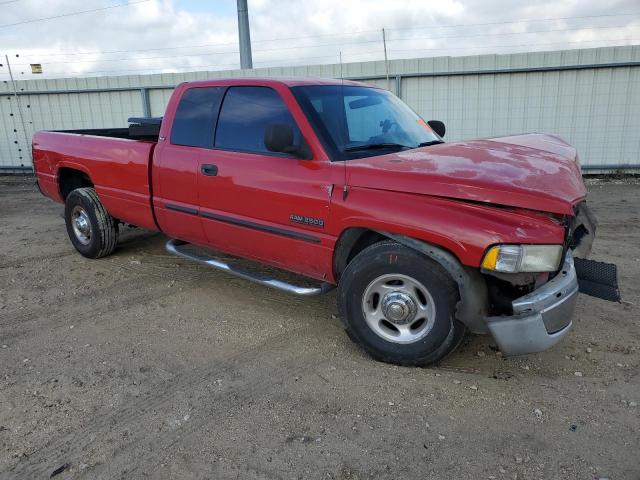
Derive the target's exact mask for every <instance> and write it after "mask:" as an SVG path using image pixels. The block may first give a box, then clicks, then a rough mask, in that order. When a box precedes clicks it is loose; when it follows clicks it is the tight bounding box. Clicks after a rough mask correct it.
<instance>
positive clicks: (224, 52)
mask: <svg viewBox="0 0 640 480" xmlns="http://www.w3.org/2000/svg"><path fill="white" fill-rule="evenodd" d="M620 27H621V26H620V25H614V26H608V27H604V26H603V27H576V28H561V29H553V30H532V31H528V32H498V33H479V34H469V35H444V36H429V37H402V38H390V39H387V42H399V41H415V40H441V39H451V38H475V37H492V36H514V35H532V34H537V33H553V32H567V31H590V30H609V29H613V28H620ZM379 41H380V40H379V39H377V40H367V41H357V42H350V43H349V44H348V45H362V44H369V43H379ZM343 45H344V43H329V44H327V43H325V44H320V45H297V46H291V47H280V48H267V49H257V50H256V49H254V52H271V51H281V50H293V49H300V48H308V49H310V48H321V47H328V46H343ZM237 53H239V52H238V50H228V51H223V52H199V53H186V54H177V55H162V56H153V57H127V58H106V59H102V58H95V59H86V60H69V61H61V62H43V63H44V64H46V65H61V64H76V63H81V62H98V63H106V62H120V61H123V62H133V61H140V60H160V59H167V58H183V57H203V56H210V55H232V54H237ZM27 58H36V57H35V56H33V55H28V56H27ZM307 58H309V57H307ZM14 65H22V66H28V65H29V64H28V63H17V64H14Z"/></svg>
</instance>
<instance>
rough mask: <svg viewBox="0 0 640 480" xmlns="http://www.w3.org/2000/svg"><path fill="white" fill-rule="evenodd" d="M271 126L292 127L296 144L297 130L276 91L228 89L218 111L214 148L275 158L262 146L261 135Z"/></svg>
mask: <svg viewBox="0 0 640 480" xmlns="http://www.w3.org/2000/svg"><path fill="white" fill-rule="evenodd" d="M271 123H288V124H289V125H291V128H292V129H293V141H294V143H295V144H299V142H300V137H301V135H300V131H299V130H298V126H297V125H296V123H295V121H294V120H293V117H292V116H291V113H289V109H288V108H287V106H286V105H285V104H284V101H283V100H282V98H280V95H278V93H277V92H276V91H275V90H273V89H271V88H268V87H231V88H229V91H228V92H227V95H226V96H225V97H224V103H223V104H222V110H220V120H219V121H218V129H217V131H216V141H215V146H216V148H221V149H225V150H237V151H244V152H255V153H268V154H270V155H274V153H273V152H270V151H269V150H267V147H265V145H264V132H265V129H266V127H267V125H269V124H271ZM275 155H278V154H275Z"/></svg>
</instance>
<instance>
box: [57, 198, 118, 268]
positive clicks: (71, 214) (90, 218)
mask: <svg viewBox="0 0 640 480" xmlns="http://www.w3.org/2000/svg"><path fill="white" fill-rule="evenodd" d="M64 219H65V222H66V224H67V233H68V234H69V238H70V239H71V243H72V244H73V246H74V247H76V250H78V252H80V253H81V254H82V255H84V256H85V257H87V258H100V257H105V256H107V255H110V254H111V253H112V252H113V251H114V250H115V248H116V244H117V243H118V224H117V222H116V221H115V220H114V218H113V217H112V216H111V215H109V214H108V213H107V211H106V210H105V208H104V207H103V206H102V203H100V200H99V199H98V195H97V194H96V191H95V190H94V189H93V188H87V187H83V188H77V189H75V190H73V191H72V192H71V193H70V194H69V195H68V196H67V200H66V202H65V206H64Z"/></svg>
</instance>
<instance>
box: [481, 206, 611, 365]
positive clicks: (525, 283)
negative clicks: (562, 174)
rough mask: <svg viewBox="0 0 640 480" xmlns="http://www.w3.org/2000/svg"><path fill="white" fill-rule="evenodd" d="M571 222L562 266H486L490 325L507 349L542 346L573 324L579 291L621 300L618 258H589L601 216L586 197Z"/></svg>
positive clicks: (511, 352) (508, 352)
mask: <svg viewBox="0 0 640 480" xmlns="http://www.w3.org/2000/svg"><path fill="white" fill-rule="evenodd" d="M575 212H576V214H575V215H574V216H572V217H571V218H570V219H568V221H567V222H566V225H565V228H566V235H565V243H564V248H563V257H564V258H563V260H562V262H561V267H560V269H558V270H557V271H556V272H553V273H551V274H548V273H547V274H535V273H518V274H499V273H495V272H483V273H484V274H485V278H486V281H487V287H488V293H489V303H490V311H491V315H489V316H487V317H485V321H486V323H487V326H488V328H489V330H490V332H491V334H492V335H493V337H494V339H495V340H496V343H497V344H498V346H499V347H500V350H501V351H502V352H503V353H504V354H505V355H523V354H528V353H535V352H541V351H543V350H546V349H548V348H550V347H551V346H552V345H554V344H555V343H557V342H558V341H560V339H562V338H563V337H564V336H565V335H566V334H567V333H568V331H569V330H570V328H571V325H572V321H571V317H572V314H573V311H574V308H575V303H576V300H577V297H578V292H581V293H585V294H587V295H591V296H595V297H597V298H601V299H604V300H609V301H614V302H616V301H620V292H619V289H618V283H617V269H616V266H615V265H613V264H608V263H604V262H596V261H593V260H587V259H586V257H587V256H588V255H589V253H590V252H591V247H592V245H593V240H594V238H595V231H596V228H597V222H596V219H595V217H594V216H593V214H592V213H591V211H590V210H589V208H588V207H587V205H586V203H585V202H582V203H581V204H579V205H578V206H577V207H576V210H575Z"/></svg>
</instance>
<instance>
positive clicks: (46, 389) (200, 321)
mask: <svg viewBox="0 0 640 480" xmlns="http://www.w3.org/2000/svg"><path fill="white" fill-rule="evenodd" d="M589 189H590V203H591V205H592V207H593V208H594V210H595V212H596V214H597V216H598V218H599V220H600V231H599V232H598V234H599V235H598V238H597V240H596V244H595V247H594V252H593V258H595V259H601V260H606V261H611V262H615V263H617V264H618V266H619V271H620V284H621V290H622V295H623V298H624V302H623V303H622V304H616V303H608V302H604V301H601V300H597V299H594V298H590V297H585V296H581V297H580V300H579V303H578V308H577V313H576V318H575V321H574V325H575V326H574V329H573V331H572V332H571V334H570V335H569V336H568V338H566V339H565V340H564V341H563V342H561V343H560V344H559V345H557V346H556V347H554V348H553V349H552V350H550V351H548V352H545V353H542V354H538V355H531V356H527V357H522V358H512V359H504V358H502V357H501V356H500V355H498V354H496V352H495V351H494V349H493V348H492V343H491V340H490V338H488V337H482V336H471V335H468V336H467V337H466V339H465V341H464V343H463V344H462V345H461V347H460V348H459V349H458V350H457V351H456V352H455V353H454V354H453V355H451V356H450V357H449V358H447V359H446V360H445V361H444V362H443V363H442V364H441V365H439V366H438V367H434V368H426V369H417V368H400V367H395V366H391V365H386V364H382V363H378V362H375V361H373V360H371V359H370V358H368V357H367V356H366V355H365V354H363V353H362V351H361V350H360V349H358V348H357V347H356V346H355V345H353V344H352V343H351V342H350V341H349V339H348V338H347V337H346V335H345V334H344V333H343V331H342V328H341V325H340V321H339V320H338V319H337V318H336V313H337V312H336V307H335V295H333V294H329V295H327V296H324V297H319V298H314V299H300V298H296V297H292V296H288V295H286V294H284V293H279V292H276V291H272V290H268V289H266V288H263V287H259V286H255V285H253V284H250V283H247V282H245V281H242V280H239V279H235V278H233V277H230V276H227V275H225V274H222V273H217V272H213V271H208V270H207V269H205V268H204V267H202V266H199V265H196V264H193V263H189V262H187V261H183V260H181V259H177V258H174V257H171V256H168V255H167V254H166V253H165V252H164V249H163V244H164V241H165V238H164V237H163V236H162V235H159V234H151V233H149V232H144V231H140V230H127V231H125V233H124V235H123V240H122V243H121V245H120V247H119V249H118V250H117V252H116V253H115V254H114V255H113V256H111V257H108V258H105V259H102V260H97V261H92V260H87V259H85V258H83V257H81V256H80V255H79V254H77V253H76V252H75V251H74V250H73V248H72V247H71V244H70V242H69V241H68V239H67V234H66V231H65V228H64V223H63V220H62V218H61V213H62V208H61V206H60V205H57V204H55V203H53V202H51V201H49V200H48V199H46V198H44V197H42V196H41V195H40V194H39V193H38V192H37V190H36V189H35V187H34V186H33V183H32V182H31V181H30V180H29V179H25V178H21V177H2V178H0V239H1V241H2V242H1V247H0V346H1V349H0V478H2V479H5V478H19V479H37V478H49V477H50V476H52V475H53V476H54V478H56V479H58V480H59V479H66V478H91V479H94V478H96V479H100V478H127V479H130V478H153V479H163V478H238V479H272V478H273V479H275V478H300V479H307V478H326V479H331V478H342V479H360V478H390V479H391V478H393V479H397V478H451V479H454V478H455V479H462V478H474V479H482V478H486V479H503V478H508V479H516V478H517V479H538V478H545V479H595V478H609V479H635V480H637V479H640V461H639V460H638V458H639V455H638V454H639V453H640V447H639V440H640V407H638V403H640V376H639V373H638V372H639V370H638V367H639V364H640V333H639V329H638V327H639V325H640V319H639V317H638V308H637V305H638V302H639V301H640V287H639V282H638V280H639V279H640V253H638V246H639V245H640V222H639V216H640V185H639V184H638V182H636V181H633V180H625V179H622V180H616V181H611V182H610V181H605V180H602V179H597V180H593V181H590V182H589ZM57 472H59V473H57ZM54 474H55V475H54Z"/></svg>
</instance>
